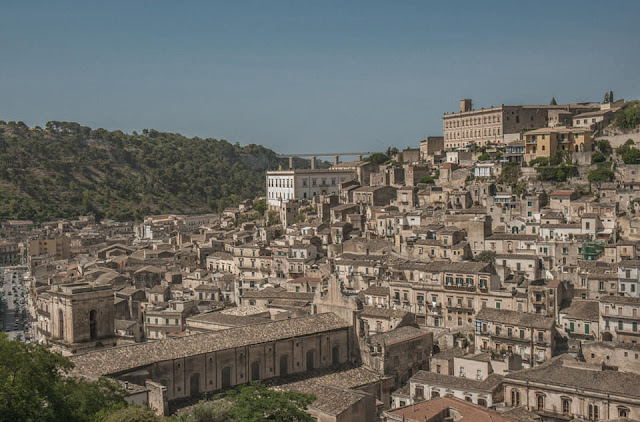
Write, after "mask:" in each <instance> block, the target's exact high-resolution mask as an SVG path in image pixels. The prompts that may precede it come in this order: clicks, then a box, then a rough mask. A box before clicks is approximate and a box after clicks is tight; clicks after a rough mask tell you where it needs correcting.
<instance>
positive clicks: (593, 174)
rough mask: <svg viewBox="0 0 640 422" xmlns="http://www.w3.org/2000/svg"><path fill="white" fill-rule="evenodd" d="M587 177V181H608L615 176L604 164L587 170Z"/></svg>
mask: <svg viewBox="0 0 640 422" xmlns="http://www.w3.org/2000/svg"><path fill="white" fill-rule="evenodd" d="M587 178H588V180H589V183H602V182H610V181H612V180H613V179H614V178H615V173H614V172H613V170H611V169H608V168H607V167H605V166H598V167H597V168H595V169H593V170H589V174H588V176H587Z"/></svg>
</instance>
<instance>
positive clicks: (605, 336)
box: [602, 331, 613, 341]
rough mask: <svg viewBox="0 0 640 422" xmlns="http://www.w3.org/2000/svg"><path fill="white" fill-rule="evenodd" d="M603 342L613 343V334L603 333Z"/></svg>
mask: <svg viewBox="0 0 640 422" xmlns="http://www.w3.org/2000/svg"><path fill="white" fill-rule="evenodd" d="M602 341H613V334H611V333H610V332H609V331H605V332H604V333H602Z"/></svg>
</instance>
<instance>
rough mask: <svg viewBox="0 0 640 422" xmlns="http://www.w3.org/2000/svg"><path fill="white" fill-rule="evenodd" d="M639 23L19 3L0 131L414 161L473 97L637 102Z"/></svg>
mask: <svg viewBox="0 0 640 422" xmlns="http://www.w3.org/2000/svg"><path fill="white" fill-rule="evenodd" d="M434 3H436V2H434ZM639 22H640V1H637V0H629V1H615V2H605V1H584V0H583V1H562V0H555V1H549V2H547V1H537V2H520V1H514V0H510V1H505V2H493V1H468V2H467V1H446V2H437V4H435V5H432V4H431V2H428V1H387V2H379V1H329V0H324V1H310V0H309V1H303V0H299V1H277V0H260V1H224V2H216V1H185V2H178V1H159V0H155V1H142V0H129V1H114V0H109V1H100V2H97V1H76V2H68V1H40V2H36V1H13V2H8V1H7V2H3V4H2V5H1V7H0V120H23V121H24V122H25V123H27V124H28V125H30V126H35V125H44V123H45V122H47V121H49V120H68V121H76V122H79V123H81V124H83V125H87V126H91V127H94V128H97V127H104V128H106V129H122V130H124V131H127V132H130V131H133V130H138V131H139V130H141V129H143V128H155V129H158V130H163V131H172V132H181V133H184V134H186V135H190V136H196V135H197V136H202V137H214V138H223V139H227V140H230V141H233V142H236V141H237V142H240V143H241V144H248V143H259V144H263V145H266V146H268V147H271V148H274V149H276V150H278V151H282V152H295V151H298V152H310V151H323V152H324V151H325V150H341V151H345V150H349V151H351V150H376V149H381V148H386V146H387V145H396V146H398V147H405V146H408V145H414V146H415V145H417V143H418V142H419V140H420V139H422V138H424V137H425V136H427V135H438V134H441V133H442V119H441V116H442V113H443V112H445V111H447V112H448V111H456V110H457V109H458V107H459V106H458V100H459V99H460V98H466V97H468V98H472V99H473V100H474V104H475V105H476V106H477V107H480V106H491V105H498V104H500V103H505V104H520V103H542V104H548V103H549V101H550V99H551V96H555V97H556V99H557V100H558V102H572V101H601V100H602V97H603V95H604V92H605V91H606V90H610V89H612V90H613V91H614V92H615V95H616V97H619V96H624V97H625V98H626V99H630V98H638V97H640V25H639Z"/></svg>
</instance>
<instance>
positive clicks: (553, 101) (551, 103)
mask: <svg viewBox="0 0 640 422" xmlns="http://www.w3.org/2000/svg"><path fill="white" fill-rule="evenodd" d="M549 105H558V103H557V102H556V97H551V102H550V103H549Z"/></svg>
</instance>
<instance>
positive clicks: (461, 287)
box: [444, 284, 476, 292]
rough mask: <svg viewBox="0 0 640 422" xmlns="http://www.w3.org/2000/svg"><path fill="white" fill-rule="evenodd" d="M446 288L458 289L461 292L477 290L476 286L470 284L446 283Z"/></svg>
mask: <svg viewBox="0 0 640 422" xmlns="http://www.w3.org/2000/svg"><path fill="white" fill-rule="evenodd" d="M444 288H445V289H447V290H456V291H461V292H475V291H476V286H474V285H468V284H445V285H444Z"/></svg>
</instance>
